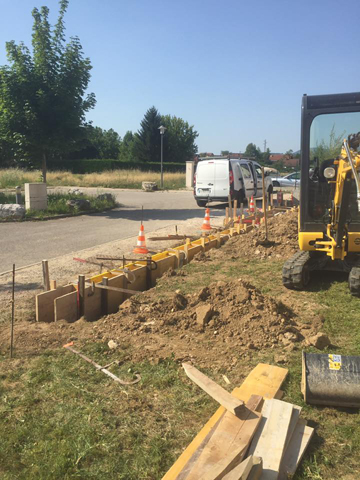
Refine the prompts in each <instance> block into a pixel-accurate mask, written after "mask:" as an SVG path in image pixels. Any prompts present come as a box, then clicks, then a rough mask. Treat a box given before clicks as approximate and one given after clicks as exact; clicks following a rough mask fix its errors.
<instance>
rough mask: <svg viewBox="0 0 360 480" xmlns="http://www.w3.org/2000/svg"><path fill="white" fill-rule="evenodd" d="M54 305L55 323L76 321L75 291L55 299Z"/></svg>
mask: <svg viewBox="0 0 360 480" xmlns="http://www.w3.org/2000/svg"><path fill="white" fill-rule="evenodd" d="M54 304H55V322H56V321H58V320H66V321H67V322H75V321H76V320H77V291H75V292H71V293H68V294H67V295H63V296H62V297H59V298H56V299H55V301H54Z"/></svg>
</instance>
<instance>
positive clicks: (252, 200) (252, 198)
mask: <svg viewBox="0 0 360 480" xmlns="http://www.w3.org/2000/svg"><path fill="white" fill-rule="evenodd" d="M249 212H251V213H254V212H255V203H254V197H253V196H252V195H251V198H250V205H249Z"/></svg>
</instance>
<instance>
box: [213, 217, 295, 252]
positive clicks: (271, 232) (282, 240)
mask: <svg viewBox="0 0 360 480" xmlns="http://www.w3.org/2000/svg"><path fill="white" fill-rule="evenodd" d="M264 239H265V225H264V224H261V225H260V226H259V227H255V229H254V230H252V231H250V232H249V233H247V234H246V235H240V236H236V237H232V238H231V239H230V240H229V241H228V242H227V243H226V245H225V246H224V247H222V248H221V250H213V251H211V252H209V253H210V255H214V256H215V257H216V256H218V255H223V253H229V252H231V255H235V257H236V256H240V255H241V256H245V257H257V258H267V257H269V258H272V257H273V258H288V257H291V255H293V254H294V253H295V252H297V251H298V250H299V246H298V212H297V211H289V212H287V213H279V214H277V215H276V216H275V217H273V218H271V219H269V221H268V240H269V243H268V244H265V243H264ZM234 246H236V249H234ZM235 250H236V251H235Z"/></svg>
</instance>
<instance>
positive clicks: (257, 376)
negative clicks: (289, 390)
mask: <svg viewBox="0 0 360 480" xmlns="http://www.w3.org/2000/svg"><path fill="white" fill-rule="evenodd" d="M287 373H288V370H287V369H285V368H281V367H277V366H273V365H267V364H264V363H259V364H258V365H257V366H256V367H255V368H254V369H253V370H252V371H251V372H250V373H249V375H248V376H247V377H246V379H245V380H244V382H243V384H242V385H241V386H240V387H237V388H235V389H234V390H233V391H232V395H234V396H235V397H236V398H239V399H241V400H242V401H244V402H247V401H248V400H249V399H250V397H251V395H252V394H255V395H260V396H265V395H266V398H272V397H271V394H272V395H273V396H274V395H276V394H277V392H278V391H279V390H280V388H281V385H282V383H283V382H284V380H285V378H286V375H287ZM225 412H226V410H225V408H224V407H220V408H218V409H217V411H216V412H215V413H214V415H213V416H212V417H211V418H210V419H209V420H208V422H207V423H206V424H205V425H204V427H203V428H202V429H201V430H200V432H199V433H198V434H197V435H196V437H195V438H194V439H193V440H192V442H191V443H190V444H189V445H188V447H187V448H186V449H185V450H184V451H183V453H182V454H181V455H180V456H179V458H178V459H177V460H176V462H175V463H174V464H173V465H172V467H171V468H170V469H169V470H168V472H167V473H166V474H165V475H164V477H163V479H162V480H175V479H176V480H180V478H181V479H182V478H183V477H180V475H181V472H182V471H183V470H185V469H186V466H187V464H188V463H189V462H191V460H192V457H193V456H194V455H196V452H197V449H198V448H199V447H200V445H201V444H202V442H203V441H204V439H205V438H206V436H207V435H208V434H209V432H210V431H211V429H212V428H213V427H214V425H216V423H217V422H218V421H219V419H220V418H221V416H222V415H224V413H225Z"/></svg>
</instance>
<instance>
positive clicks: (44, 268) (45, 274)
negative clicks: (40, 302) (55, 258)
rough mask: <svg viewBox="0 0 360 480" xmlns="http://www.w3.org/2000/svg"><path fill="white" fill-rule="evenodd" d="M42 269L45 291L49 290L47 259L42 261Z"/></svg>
mask: <svg viewBox="0 0 360 480" xmlns="http://www.w3.org/2000/svg"><path fill="white" fill-rule="evenodd" d="M42 270H43V284H44V290H45V291H46V292H47V291H49V290H50V277H49V263H48V261H47V260H43V261H42Z"/></svg>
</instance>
